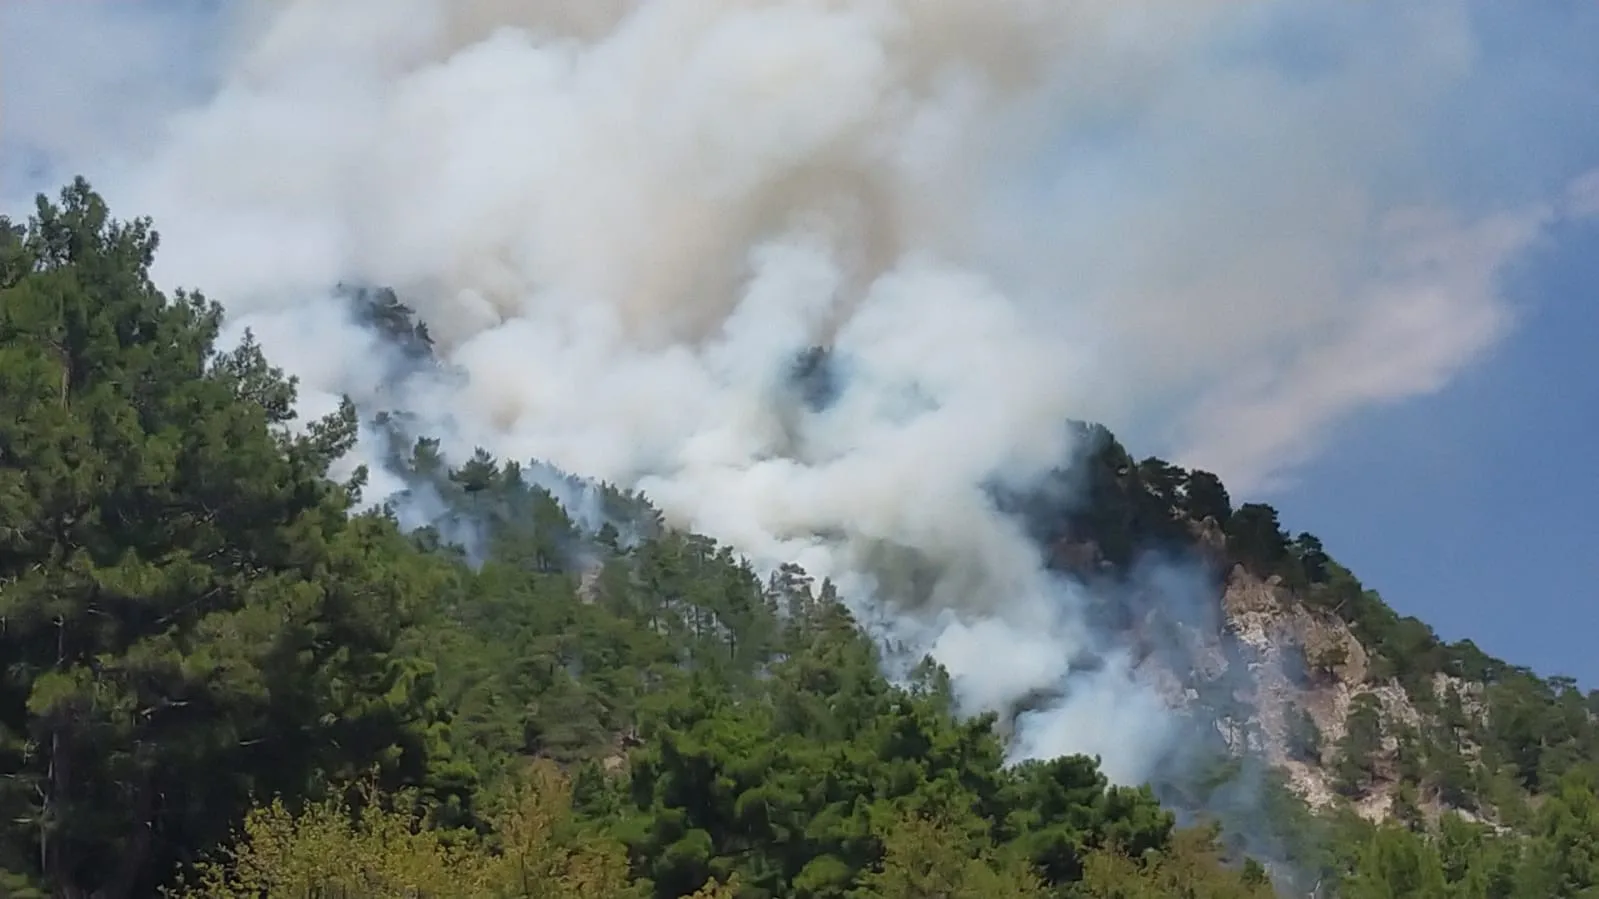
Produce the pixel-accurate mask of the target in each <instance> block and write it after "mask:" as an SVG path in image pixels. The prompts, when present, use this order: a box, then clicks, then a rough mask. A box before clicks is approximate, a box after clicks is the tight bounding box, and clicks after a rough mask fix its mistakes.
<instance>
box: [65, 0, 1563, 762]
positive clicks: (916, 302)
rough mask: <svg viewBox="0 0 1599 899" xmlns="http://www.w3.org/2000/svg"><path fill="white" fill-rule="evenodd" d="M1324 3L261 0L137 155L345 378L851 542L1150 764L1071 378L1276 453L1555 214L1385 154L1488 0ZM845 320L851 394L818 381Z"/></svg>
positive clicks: (1039, 734)
mask: <svg viewBox="0 0 1599 899" xmlns="http://www.w3.org/2000/svg"><path fill="white" fill-rule="evenodd" d="M1280 7H1281V4H1270V3H1265V4H1256V3H1239V2H1236V0H1191V2H1185V3H1182V4H1171V3H1150V2H1136V0H1135V2H1128V0H1102V2H1100V0H1093V2H1063V0H987V2H980V3H979V2H972V0H859V2H842V0H737V2H735V0H651V2H648V3H644V2H627V0H605V2H597V0H569V2H555V0H545V2H521V3H513V2H508V0H502V2H492V0H470V2H463V0H448V2H447V0H296V2H259V3H254V4H245V5H243V6H241V7H239V11H238V12H237V14H236V21H235V22H234V23H233V24H234V26H235V27H234V30H233V32H232V33H231V35H230V39H229V40H228V41H227V42H226V43H225V44H224V45H223V46H224V47H225V48H226V53H225V55H226V63H225V65H223V66H222V68H221V69H220V71H219V75H218V80H217V84H216V85H215V90H214V92H212V93H211V94H210V95H209V96H208V98H207V99H206V100H205V101H204V102H201V103H198V104H196V105H191V106H188V107H186V108H184V109H183V110H182V111H180V112H178V113H175V114H173V115H171V116H168V117H165V118H164V119H162V120H161V126H160V128H158V129H155V130H154V131H153V132H152V134H150V135H147V137H148V139H147V140H142V141H140V142H139V143H138V144H137V146H135V147H134V148H133V149H132V150H130V151H129V153H128V155H127V156H125V157H123V158H112V157H111V156H107V157H106V161H105V167H106V169H107V171H108V172H109V173H110V174H109V175H108V176H107V178H106V179H105V180H102V181H101V182H100V183H101V185H102V186H103V187H104V188H105V189H106V192H107V193H108V195H109V197H110V199H111V201H112V203H113V208H117V209H124V210H136V211H137V212H138V213H141V214H143V213H148V214H150V215H152V216H154V217H155V219H156V222H157V225H158V227H159V228H160V229H161V231H162V233H163V237H164V242H163V253H162V255H161V257H160V259H159V260H158V266H159V269H158V272H157V276H158V278H159V279H160V280H161V281H162V282H163V283H164V284H166V285H169V286H176V285H193V286H198V287H201V288H203V289H204V290H205V291H207V292H208V293H209V294H210V295H212V296H215V297H217V298H218V299H220V300H222V301H223V302H224V303H225V304H226V305H227V307H228V309H229V312H230V313H231V315H232V317H233V318H232V322H233V324H234V326H235V327H236V328H243V327H249V328H252V329H253V330H254V331H255V332H256V334H257V335H258V336H259V337H260V339H261V341H262V343H263V345H264V346H265V348H266V349H267V351H268V352H269V354H270V355H271V356H272V357H273V358H274V359H275V360H276V361H277V362H278V364H281V365H284V366H285V367H287V368H288V369H289V370H290V371H292V372H294V373H296V374H298V375H299V376H300V377H301V378H302V380H303V383H304V384H305V385H306V387H307V388H308V389H307V390H306V392H305V395H304V397H303V403H304V411H305V413H306V415H307V416H311V415H315V414H317V413H319V412H323V411H327V410H328V409H329V408H331V406H332V405H333V404H334V403H335V401H336V398H337V397H338V396H339V395H341V394H349V395H351V396H353V397H355V398H356V399H357V401H358V402H363V403H367V404H369V405H372V406H374V407H379V408H402V409H404V410H406V411H407V412H408V413H410V414H411V415H412V416H413V417H414V427H415V429H416V430H417V431H418V432H419V433H425V434H430V435H433V436H436V437H438V438H440V439H441V440H442V441H443V448H444V450H445V452H446V453H447V454H448V455H449V456H450V457H451V458H453V459H457V460H464V459H465V458H467V457H468V456H469V454H470V453H471V452H472V450H473V449H474V448H475V447H480V446H481V447H485V448H487V449H489V450H491V451H492V452H494V453H495V454H496V455H498V456H500V457H502V458H513V459H528V458H537V459H542V460H546V461H548V462H549V463H551V464H552V465H554V466H557V467H558V468H559V469H561V470H564V471H570V472H575V473H578V474H582V475H586V476H592V477H597V478H601V479H604V480H606V481H610V482H613V483H616V484H618V485H622V486H624V487H627V488H635V489H640V490H642V491H644V492H645V493H646V494H648V495H649V496H650V497H651V498H652V499H653V500H654V501H655V502H656V503H658V504H659V505H660V506H661V507H662V509H663V510H664V512H665V513H666V514H667V515H668V516H669V518H670V520H671V521H673V522H675V523H677V524H680V525H683V526H687V527H691V528H694V529H697V530H700V531H703V532H706V533H708V534H711V535H713V536H715V537H718V538H720V539H722V540H724V541H727V542H729V543H731V544H732V545H734V546H735V547H737V548H738V549H739V550H741V551H743V552H744V553H746V554H748V555H749V556H750V557H751V558H752V559H753V560H754V561H755V562H756V563H757V564H759V565H762V566H774V565H777V564H779V563H782V562H789V561H793V562H798V563H799V564H801V565H803V566H804V567H805V568H806V569H807V570H809V571H810V572H811V573H812V574H813V575H815V576H816V577H817V578H818V579H820V578H821V577H831V578H833V579H834V580H835V581H836V582H837V583H838V584H839V586H840V588H841V590H842V592H843V594H844V595H845V596H846V597H848V598H849V599H850V601H851V602H853V603H854V604H856V606H857V607H858V608H860V609H861V610H862V614H863V618H865V619H866V620H868V621H871V622H874V626H876V627H880V628H881V629H882V631H883V633H884V636H886V637H891V638H893V639H895V640H898V641H902V642H904V643H906V644H907V645H909V646H912V647H915V648H924V649H930V650H931V651H932V652H933V653H934V654H935V656H936V657H937V658H938V659H939V660H940V661H942V662H943V663H944V664H945V665H946V666H947V667H948V668H949V669H950V671H951V673H952V675H953V677H954V681H955V684H956V686H957V689H958V692H959V695H960V698H961V700H962V702H963V703H964V705H965V706H966V707H967V708H968V709H971V710H976V709H984V708H1006V707H1012V706H1015V705H1016V704H1017V703H1020V702H1024V701H1025V702H1028V703H1030V705H1029V708H1030V709H1031V710H1030V711H1029V712H1028V713H1027V714H1026V715H1024V716H1023V717H1022V718H1021V719H1020V720H1019V721H1018V730H1017V740H1016V746H1017V751H1018V753H1020V754H1021V755H1027V756H1033V755H1055V754H1058V753H1061V752H1066V751H1086V752H1098V753H1101V754H1103V755H1104V756H1105V759H1106V765H1107V772H1108V773H1109V774H1110V775H1111V776H1112V777H1115V778H1117V779H1121V780H1138V779H1141V778H1142V777H1143V776H1144V775H1145V774H1146V773H1147V771H1148V768H1149V765H1150V764H1152V761H1153V760H1154V759H1155V758H1157V757H1159V756H1160V755H1161V753H1162V752H1163V750H1164V746H1165V743H1166V741H1167V740H1168V739H1169V735H1170V734H1171V733H1172V728H1171V724H1170V720H1169V715H1168V714H1167V713H1166V711H1165V709H1164V706H1163V704H1162V703H1161V701H1160V700H1159V699H1158V698H1157V697H1156V696H1155V694H1154V693H1153V692H1152V691H1151V690H1150V689H1149V688H1148V687H1147V686H1145V685H1144V684H1142V683H1140V682H1139V680H1138V679H1137V678H1136V677H1134V676H1133V675H1132V674H1131V673H1130V667H1131V666H1130V662H1129V660H1127V659H1126V658H1125V657H1122V656H1119V655H1117V654H1116V653H1115V652H1113V651H1110V650H1109V649H1108V647H1106V646H1104V645H1102V643H1103V641H1102V640H1101V639H1100V638H1099V637H1097V636H1096V635H1095V633H1094V631H1093V629H1092V628H1090V627H1088V626H1087V624H1086V623H1085V621H1084V617H1083V610H1084V609H1085V607H1086V603H1085V597H1084V596H1083V595H1082V594H1081V589H1082V588H1079V587H1075V586H1072V585H1069V584H1067V583H1065V582H1063V581H1061V580H1059V579H1057V578H1054V577H1052V576H1051V575H1049V574H1048V573H1046V572H1045V570H1044V569H1043V566H1042V564H1041V560H1040V558H1039V553H1038V551H1037V549H1036V547H1035V546H1034V544H1033V543H1032V542H1031V541H1030V540H1029V539H1028V538H1027V535H1026V534H1025V533H1024V532H1023V531H1022V529H1021V527H1020V526H1019V525H1018V524H1017V523H1016V522H1015V521H1014V520H1012V519H1011V518H1009V517H1007V516H1005V515H1002V514H1000V513H999V512H997V511H996V510H995V508H994V506H993V504H992V501H991V499H990V488H991V487H992V486H993V485H995V484H1002V485H1010V486H1013V487H1017V488H1022V487H1025V486H1026V485H1027V484H1029V483H1030V482H1031V481H1033V480H1035V479H1037V478H1038V477H1039V476H1041V475H1042V474H1043V473H1044V472H1045V471H1046V470H1047V469H1048V468H1049V467H1050V466H1052V465H1054V464H1056V463H1057V462H1059V461H1060V460H1062V459H1065V458H1067V457H1068V455H1069V452H1070V449H1071V447H1070V446H1069V431H1068V430H1067V428H1066V427H1065V422H1066V420H1067V419H1068V418H1073V417H1075V418H1091V419H1096V420H1101V421H1105V422H1107V423H1108V424H1110V425H1111V426H1112V427H1115V428H1118V429H1122V428H1123V427H1124V426H1125V427H1126V428H1131V429H1133V430H1134V432H1135V433H1139V432H1143V433H1149V434H1152V435H1155V436H1157V437H1165V438H1167V440H1166V442H1167V443H1168V444H1169V445H1171V446H1172V447H1175V448H1176V449H1177V450H1178V451H1179V455H1180V456H1181V457H1182V458H1183V460H1185V461H1186V460H1193V461H1198V462H1200V463H1203V464H1205V465H1206V467H1209V468H1212V469H1214V470H1219V471H1220V472H1221V473H1222V474H1223V475H1224V476H1227V477H1228V478H1229V480H1230V481H1232V482H1233V484H1234V486H1235V487H1237V488H1240V489H1242V490H1248V489H1249V487H1250V485H1252V484H1261V483H1266V482H1269V481H1270V479H1271V478H1273V477H1274V476H1275V475H1277V474H1278V473H1279V472H1280V471H1281V470H1282V469H1283V467H1284V466H1285V465H1289V464H1292V463H1293V462H1295V461H1298V460H1299V459H1300V458H1302V457H1303V456H1304V455H1305V454H1306V453H1307V452H1309V451H1310V450H1312V449H1313V448H1314V445H1315V442H1316V440H1317V439H1318V437H1319V435H1320V434H1322V433H1323V432H1324V431H1325V429H1326V428H1327V427H1328V426H1330V425H1331V424H1333V423H1335V422H1336V421H1338V420H1339V419H1340V418H1341V417H1343V416H1345V415H1347V414H1349V413H1350V412H1351V411H1353V410H1355V409H1358V408H1360V407H1362V406H1364V405H1366V404H1368V403H1371V402H1386V401H1392V400H1395V399H1398V398H1402V397H1405V396H1409V395H1412V394H1415V393H1417V392H1423V391H1427V390H1431V389H1435V388H1436V387H1437V386H1438V385H1439V384H1441V383H1443V382H1444V381H1446V380H1447V379H1448V378H1449V377H1450V376H1451V375H1452V374H1453V373H1454V372H1456V371H1457V370H1458V369H1460V368H1461V367H1462V366H1463V365H1464V364H1466V363H1467V362H1468V361H1469V360H1470V359H1471V358H1473V357H1474V356H1475V355H1476V354H1477V353H1478V352H1479V351H1481V350H1482V349H1483V348H1484V347H1486V346H1488V345H1490V344H1491V343H1492V342H1493V341H1494V340H1495V339H1496V338H1497V336H1498V335H1499V334H1500V333H1501V332H1502V330H1503V328H1504V326H1505V324H1506V322H1507V316H1506V315H1505V313H1504V309H1503V305H1502V302H1501V300H1500V298H1499V297H1498V295H1497V293H1496V292H1495V290H1494V288H1493V282H1494V278H1495V275H1496V273H1497V271H1498V269H1499V268H1500V266H1501V265H1502V263H1503V262H1504V261H1505V260H1506V259H1508V258H1510V257H1511V256H1512V255H1513V254H1514V253H1515V252H1516V251H1517V250H1519V249H1520V248H1521V247H1522V246H1524V245H1525V244H1526V243H1527V242H1529V241H1530V240H1531V239H1532V238H1533V237H1534V236H1535V235H1536V234H1537V232H1538V229H1539V227H1541V226H1542V224H1543V223H1545V222H1547V221H1548V220H1550V219H1551V217H1552V216H1554V215H1555V214H1556V213H1557V211H1558V210H1556V208H1555V206H1554V205H1553V204H1548V205H1540V206H1534V207H1529V208H1526V209H1517V210H1511V211H1509V212H1505V213H1502V214H1498V215H1494V216H1489V217H1487V218H1484V219H1481V220H1476V219H1465V218H1460V217H1458V216H1452V215H1451V214H1450V213H1449V211H1448V210H1441V211H1431V212H1429V211H1425V210H1423V211H1421V212H1406V211H1404V210H1400V209H1395V208H1392V207H1391V205H1390V204H1388V203H1386V202H1385V201H1384V200H1383V199H1382V198H1380V197H1379V196H1377V195H1376V193H1375V190H1374V185H1375V184H1376V183H1378V182H1379V181H1381V180H1382V179H1384V178H1391V177H1392V176H1393V175H1394V174H1395V172H1396V170H1398V169H1400V168H1401V163H1397V162H1394V161H1393V160H1396V159H1399V160H1407V161H1408V160H1409V159H1410V157H1407V156H1406V155H1405V154H1406V152H1407V147H1408V146H1409V138H1410V137H1411V136H1412V135H1411V134H1410V131H1409V129H1411V128H1412V127H1414V126H1413V124H1412V123H1413V122H1414V121H1415V118H1416V117H1415V112H1416V110H1418V109H1422V108H1425V107H1426V106H1427V104H1428V103H1430V102H1432V101H1433V100H1434V99H1435V98H1436V97H1437V96H1438V95H1439V94H1440V92H1441V91H1443V90H1445V89H1446V88H1447V86H1448V85H1449V84H1451V83H1452V82H1453V81H1454V80H1456V79H1458V78H1459V77H1461V76H1462V73H1464V72H1466V71H1467V70H1469V68H1470V65H1471V59H1472V51H1471V48H1472V36H1471V34H1470V29H1469V27H1468V23H1467V22H1466V20H1465V17H1464V14H1463V12H1461V10H1460V8H1459V7H1458V5H1456V4H1453V3H1448V2H1435V3H1429V4H1423V5H1421V6H1418V7H1416V8H1415V10H1414V11H1411V10H1410V8H1407V10H1406V11H1400V12H1395V13H1394V25H1393V26H1392V29H1391V31H1392V33H1391V34H1389V35H1388V36H1387V37H1386V39H1384V40H1380V41H1373V42H1372V44H1371V45H1370V46H1365V45H1362V46H1360V47H1356V48H1351V50H1350V53H1349V55H1348V57H1347V59H1344V60H1343V68H1342V69H1340V70H1339V71H1337V72H1336V73H1335V74H1334V75H1332V76H1329V77H1327V78H1323V79H1311V80H1305V79H1301V78H1298V77H1297V76H1295V75H1293V74H1291V73H1287V72H1283V71H1279V70H1278V69H1277V68H1275V67H1274V66H1273V65H1272V64H1271V62H1270V60H1267V59H1263V58H1254V57H1251V56H1249V55H1248V54H1240V53H1237V52H1236V49H1237V45H1238V43H1239V41H1240V35H1247V34H1249V33H1252V31H1258V30H1261V29H1265V28H1267V26H1268V25H1269V24H1270V20H1271V18H1272V16H1277V15H1282V13H1281V12H1279V11H1276V10H1279V9H1280ZM1376 85H1381V87H1380V88H1379V87H1377V86H1376ZM1262 109H1267V110H1270V111H1271V114H1270V115H1261V114H1260V110H1262ZM107 152H108V153H110V151H109V150H108V151H107ZM90 174H91V175H93V174H94V172H93V171H91V172H90ZM1374 247H1375V249H1374ZM343 281H358V282H364V283H376V284H386V285H392V286H394V287H395V289H396V290H397V291H398V293H399V295H400V296H401V297H403V298H404V299H405V301H406V302H408V303H410V304H412V305H414V306H415V307H416V308H417V311H418V313H419V314H420V317H421V318H422V319H423V320H425V321H426V322H427V323H428V324H429V326H430V328H431V329H432V336H433V337H434V338H435V340H436V341H437V343H436V349H437V351H438V353H439V354H440V356H441V357H442V360H443V362H444V363H445V368H447V369H448V370H449V371H451V372H453V373H454V374H452V375H450V376H445V375H443V374H436V373H435V374H429V373H426V372H424V373H420V374H414V375H411V376H408V377H406V378H404V379H402V380H398V381H396V380H395V379H394V378H393V377H392V376H391V373H392V366H393V358H392V355H391V354H392V352H393V351H392V349H390V348H387V347H385V346H384V345H383V343H382V341H380V340H378V339H377V338H376V337H375V336H374V335H373V334H372V333H371V331H370V330H369V329H367V328H366V327H364V326H363V325H362V324H361V323H359V322H357V321H355V320H353V319H352V318H351V317H350V316H349V314H348V312H347V308H346V306H345V305H344V304H343V303H342V302H341V301H340V300H339V299H338V298H337V297H335V296H334V295H333V292H332V291H331V290H330V287H329V286H330V285H333V284H336V283H340V282H343ZM813 346H824V347H827V348H828V349H829V354H830V360H831V366H832V367H831V368H830V372H831V375H830V377H831V380H830V381H829V382H828V384H827V389H826V391H825V397H824V399H825V401H824V399H818V397H819V396H822V395H812V396H810V397H806V396H804V395H803V391H800V392H796V390H795V389H794V382H795V378H794V366H795V361H794V360H796V359H799V358H803V354H804V353H805V351H806V350H807V349H808V348H810V347H813ZM1170 410H1178V411H1177V412H1176V413H1175V414H1168V413H1169V412H1170ZM1186 410H1197V411H1186ZM1166 420H1169V421H1170V422H1172V423H1173V425H1172V427H1173V428H1174V429H1173V430H1170V431H1168V430H1167V429H1165V428H1163V427H1160V426H1158V425H1159V423H1160V422H1163V421H1166ZM374 443H375V441H368V443H367V444H366V445H365V446H364V447H363V452H365V453H366V454H367V456H368V458H370V457H371V456H372V454H374V453H379V452H380V450H378V449H375V448H374ZM385 489H388V490H393V489H397V487H396V485H394V484H392V483H388V484H386V485H385V484H380V483H374V485H373V488H372V491H370V492H372V493H379V494H381V493H382V492H383V490H385ZM372 498H373V499H379V498H381V497H380V496H373V497H372ZM1096 654H1097V656H1098V657H1099V661H1098V662H1097V663H1096V664H1095V665H1093V666H1091V667H1090V668H1089V669H1087V670H1083V671H1080V672H1076V673H1075V676H1074V671H1073V660H1074V659H1080V658H1084V657H1088V656H1093V655H1096ZM1040 696H1043V697H1047V698H1046V700H1044V701H1043V702H1042V704H1040V703H1039V702H1038V701H1036V698H1037V697H1040Z"/></svg>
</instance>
